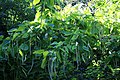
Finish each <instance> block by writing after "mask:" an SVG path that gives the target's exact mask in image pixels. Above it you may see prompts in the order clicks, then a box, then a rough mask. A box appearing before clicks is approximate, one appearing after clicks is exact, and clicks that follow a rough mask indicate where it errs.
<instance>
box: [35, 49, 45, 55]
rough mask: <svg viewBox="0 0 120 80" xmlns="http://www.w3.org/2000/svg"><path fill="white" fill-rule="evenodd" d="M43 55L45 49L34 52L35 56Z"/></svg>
mask: <svg viewBox="0 0 120 80" xmlns="http://www.w3.org/2000/svg"><path fill="white" fill-rule="evenodd" d="M42 53H44V50H43V49H42V50H36V51H34V52H33V54H42Z"/></svg>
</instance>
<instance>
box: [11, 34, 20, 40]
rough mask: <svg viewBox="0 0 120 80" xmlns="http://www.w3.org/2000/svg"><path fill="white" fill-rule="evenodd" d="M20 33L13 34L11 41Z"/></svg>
mask: <svg viewBox="0 0 120 80" xmlns="http://www.w3.org/2000/svg"><path fill="white" fill-rule="evenodd" d="M19 35H20V33H14V35H13V38H12V40H14V39H15V38H16V37H18V36H19Z"/></svg>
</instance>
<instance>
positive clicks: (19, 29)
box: [16, 25, 26, 31]
mask: <svg viewBox="0 0 120 80" xmlns="http://www.w3.org/2000/svg"><path fill="white" fill-rule="evenodd" d="M25 28H26V27H25V26H24V25H22V26H19V28H18V29H17V30H16V31H23V30H25Z"/></svg>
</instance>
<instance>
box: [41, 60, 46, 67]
mask: <svg viewBox="0 0 120 80" xmlns="http://www.w3.org/2000/svg"><path fill="white" fill-rule="evenodd" d="M46 62H47V61H46V58H44V59H43V60H42V64H41V68H43V69H44V68H45V65H46Z"/></svg>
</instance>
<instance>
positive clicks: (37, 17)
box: [35, 11, 41, 21]
mask: <svg viewBox="0 0 120 80" xmlns="http://www.w3.org/2000/svg"><path fill="white" fill-rule="evenodd" d="M40 15H41V13H40V12H39V11H37V13H36V15H35V21H37V20H38V19H39V18H40Z"/></svg>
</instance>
